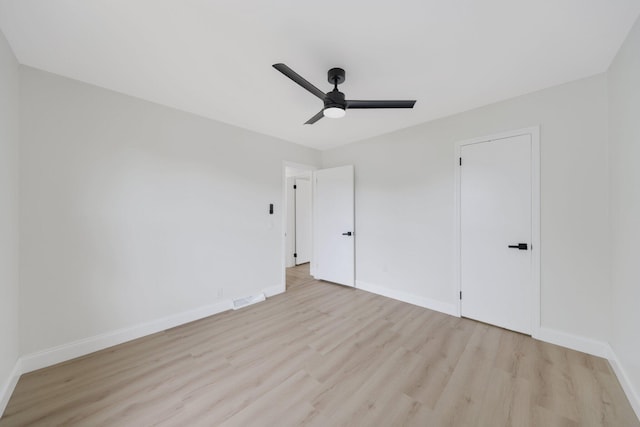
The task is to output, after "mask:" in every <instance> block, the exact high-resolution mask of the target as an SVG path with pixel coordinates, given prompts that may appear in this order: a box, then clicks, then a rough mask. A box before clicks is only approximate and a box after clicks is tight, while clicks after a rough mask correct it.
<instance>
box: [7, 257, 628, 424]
mask: <svg viewBox="0 0 640 427" xmlns="http://www.w3.org/2000/svg"><path fill="white" fill-rule="evenodd" d="M287 281H288V285H287V292H286V293H285V294H283V295H279V296H276V297H273V298H269V299H268V300H267V301H266V302H263V303H260V304H256V305H253V306H250V307H247V308H244V309H242V310H238V311H229V312H225V313H221V314H218V315H216V316H212V317H209V318H206V319H202V320H199V321H196V322H192V323H189V324H186V325H182V326H179V327H177V328H173V329H170V330H167V331H164V332H160V333H157V334H154V335H150V336H148V337H144V338H141V339H138V340H135V341H131V342H128V343H124V344H121V345H118V346H114V347H112V348H109V349H105V350H103V351H99V352H96V353H93V354H91V355H87V356H84V357H81V358H78V359H75V360H72V361H68V362H65V363H62V364H59V365H56V366H52V367H50V368H46V369H42V370H39V371H35V372H32V373H29V374H26V375H23V376H22V377H21V378H20V380H19V382H18V385H17V386H16V389H15V391H14V393H13V396H12V397H11V399H10V401H9V404H8V406H7V409H6V411H5V413H4V415H3V416H2V418H0V427H7V426H57V425H65V426H67V425H71V426H75V425H77V426H125V427H126V426H136V427H138V426H152V425H159V426H190V427H191V426H214V425H215V426H226V427H228V426H243V427H245V426H275V425H277V426H284V427H286V426H318V427H328V426H350V427H351V426H367V427H369V426H385V427H386V426H434V427H440V426H483V427H484V426H490V427H496V426H531V427H536V426H544V427H547V426H569V427H576V426H616V427H617V426H624V427H634V426H636V427H637V426H640V423H639V422H638V419H637V418H636V417H635V414H634V412H633V410H632V408H631V406H630V404H629V402H628V401H627V399H626V397H625V395H624V392H623V391H622V388H621V387H620V384H619V383H618V381H617V378H616V377H615V374H614V373H613V371H612V369H611V367H610V366H609V364H608V362H607V361H606V360H604V359H601V358H597V357H592V356H589V355H586V354H584V353H580V352H576V351H573V350H568V349H565V348H561V347H558V346H555V345H551V344H548V343H543V342H540V341H536V340H534V339H532V338H531V337H527V336H524V335H521V334H518V333H515V332H511V331H506V330H503V329H500V328H496V327H493V326H490V325H486V324H482V323H479V322H476V321H473V320H469V319H461V318H456V317H451V316H447V315H444V314H442V313H437V312H434V311H430V310H427V309H424V308H421V307H417V306H414V305H410V304H406V303H402V302H399V301H395V300H391V299H388V298H384V297H380V296H377V295H374V294H371V293H367V292H363V291H360V290H357V289H353V288H348V287H343V286H339V285H335V284H329V283H325V282H319V281H316V280H314V279H313V278H312V277H310V276H309V266H308V264H306V265H301V266H297V267H294V268H292V269H288V271H287Z"/></svg>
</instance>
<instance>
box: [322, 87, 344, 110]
mask: <svg viewBox="0 0 640 427" xmlns="http://www.w3.org/2000/svg"><path fill="white" fill-rule="evenodd" d="M346 105H347V103H346V102H345V100H344V93H342V92H340V91H338V90H332V91H331V92H327V96H326V97H325V98H324V108H331V107H338V108H342V109H343V110H344V109H345V108H346Z"/></svg>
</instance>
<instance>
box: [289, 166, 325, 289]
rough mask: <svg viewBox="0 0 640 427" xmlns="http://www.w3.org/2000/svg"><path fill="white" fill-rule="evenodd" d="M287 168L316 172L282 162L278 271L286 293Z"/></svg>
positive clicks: (309, 167)
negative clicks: (280, 232) (280, 238)
mask: <svg viewBox="0 0 640 427" xmlns="http://www.w3.org/2000/svg"><path fill="white" fill-rule="evenodd" d="M287 167H289V168H294V169H302V170H307V171H310V172H313V171H315V170H318V167H317V166H313V165H307V164H304V163H296V162H291V161H288V160H283V161H282V197H281V200H282V202H281V204H280V206H281V207H282V225H281V227H282V228H281V230H282V240H281V251H280V252H281V255H280V270H281V272H282V273H281V283H282V285H281V286H282V287H281V289H282V292H286V290H287V221H288V215H287ZM311 203H312V208H311V223H312V224H313V185H312V186H311ZM311 260H312V261H313V242H312V245H311ZM310 266H311V268H313V262H311V263H310Z"/></svg>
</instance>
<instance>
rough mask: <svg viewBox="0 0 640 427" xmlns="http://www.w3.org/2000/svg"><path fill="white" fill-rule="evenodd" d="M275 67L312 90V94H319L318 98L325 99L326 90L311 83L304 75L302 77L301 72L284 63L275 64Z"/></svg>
mask: <svg viewBox="0 0 640 427" xmlns="http://www.w3.org/2000/svg"><path fill="white" fill-rule="evenodd" d="M273 68H275V69H276V70H278V71H280V72H281V73H282V74H284V75H285V76H287V77H289V78H290V79H291V80H293V81H294V82H296V83H298V84H299V85H300V86H302V87H303V88H305V89H306V90H308V91H309V92H311V93H312V94H314V95H315V96H317V97H318V98H320V99H322V100H323V101H324V97H325V94H324V92H323V91H321V90H320V89H318V88H317V87H315V86H314V85H312V84H311V83H309V82H308V81H307V80H305V78H304V77H302V76H301V75H300V74H298V73H296V72H295V71H293V70H292V69H291V68H289V67H287V66H286V65H284V64H273Z"/></svg>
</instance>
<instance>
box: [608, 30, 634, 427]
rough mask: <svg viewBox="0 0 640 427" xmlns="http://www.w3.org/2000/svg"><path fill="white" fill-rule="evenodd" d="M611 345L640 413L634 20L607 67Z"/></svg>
mask: <svg viewBox="0 0 640 427" xmlns="http://www.w3.org/2000/svg"><path fill="white" fill-rule="evenodd" d="M608 78H609V143H610V151H609V158H610V169H611V265H612V274H611V278H612V293H613V301H612V313H613V317H612V325H611V326H612V329H611V346H612V348H613V350H614V352H615V354H616V356H617V358H618V360H619V362H620V364H621V366H622V368H623V369H624V371H625V372H626V377H627V380H628V382H629V384H630V385H631V387H633V389H635V390H634V392H633V393H634V394H635V404H636V412H637V413H638V414H639V416H640V310H638V304H639V303H640V246H638V244H639V243H640V167H638V162H639V161H640V21H638V22H636V24H635V26H634V27H633V29H632V30H631V32H630V34H629V36H628V38H627V40H626V41H625V43H624V45H623V46H622V48H621V49H620V51H619V52H618V54H617V56H616V58H615V60H614V61H613V63H612V65H611V67H610V69H609V72H608Z"/></svg>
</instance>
